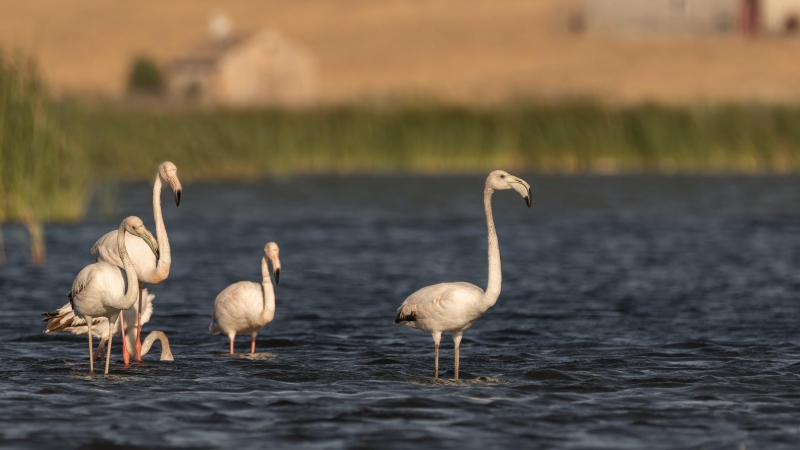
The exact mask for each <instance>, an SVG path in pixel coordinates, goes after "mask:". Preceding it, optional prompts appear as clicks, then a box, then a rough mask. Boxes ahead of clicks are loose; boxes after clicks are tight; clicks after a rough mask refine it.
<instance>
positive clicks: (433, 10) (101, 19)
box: [0, 0, 800, 103]
mask: <svg viewBox="0 0 800 450" xmlns="http://www.w3.org/2000/svg"><path fill="white" fill-rule="evenodd" d="M222 3H223V2H212V1H207V0H171V1H163V0H140V1H137V2H109V1H107V0H71V1H63V0H26V1H18V0H0V11H2V14H0V45H2V46H3V47H5V48H6V49H14V48H16V49H22V50H24V51H26V52H29V53H31V54H33V55H34V56H35V57H36V58H37V59H38V61H39V62H40V64H41V67H42V71H43V74H44V76H45V78H46V79H47V81H48V83H49V85H50V86H51V88H52V89H53V90H54V91H55V92H56V93H63V92H97V93H101V94H106V95H112V96H118V95H121V94H122V93H123V91H124V88H125V75H126V72H127V70H128V66H129V64H130V62H131V60H132V58H133V57H134V56H135V55H138V54H147V55H152V56H153V57H155V58H156V59H157V60H159V61H161V62H167V61H169V60H170V59H171V58H173V57H174V56H175V55H176V54H178V53H179V52H181V51H182V50H184V49H185V48H187V47H188V46H191V45H193V44H195V43H196V42H198V41H200V40H202V39H205V38H206V34H207V31H206V28H207V21H208V17H209V14H210V13H211V12H212V11H214V10H215V9H216V8H218V7H219V5H221V4H222ZM574 4H575V2H569V1H563V0H502V1H488V0H486V1H483V0H481V1H478V0H380V1H375V0H261V1H247V0H230V1H226V2H224V11H225V13H227V14H228V15H229V16H230V17H231V18H232V20H233V23H234V24H235V27H236V28H237V29H255V28H260V27H264V26H270V27H274V28H276V29H279V30H281V31H282V32H283V33H284V34H286V35H287V36H289V37H291V38H292V39H295V40H297V41H299V42H301V43H303V44H305V45H306V46H307V47H308V48H310V49H311V50H312V51H313V52H314V53H315V54H316V57H317V58H318V61H319V77H320V79H319V83H320V86H319V90H320V95H321V97H322V99H323V100H324V101H325V102H349V101H353V100H360V99H364V98H371V97H378V98H383V97H404V96H413V97H424V98H427V97H434V98H438V99H443V100H446V101H453V102H463V103H476V102H478V103H480V102H493V101H498V100H506V99H516V98H520V97H537V98H541V97H544V98H550V99H560V98H565V97H567V98H568V97H596V98H600V99H603V100H606V101H610V102H638V101H642V100H657V101H664V102H690V101H698V100H700V101H709V102H715V101H741V100H757V101H780V102H785V101H797V100H800V40H797V39H780V38H760V39H755V40H748V39H745V38H743V37H738V36H731V37H705V38H687V37H684V38H668V37H650V38H646V39H644V38H639V39H634V38H619V37H610V36H605V37H604V36H591V35H590V36H586V35H572V34H570V33H569V32H567V31H566V29H567V27H566V23H567V17H569V15H570V12H571V11H573V8H574Z"/></svg>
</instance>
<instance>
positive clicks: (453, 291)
mask: <svg viewBox="0 0 800 450" xmlns="http://www.w3.org/2000/svg"><path fill="white" fill-rule="evenodd" d="M483 296H484V292H483V289H481V288H479V287H478V286H475V285H474V284H471V283H464V282H455V283H439V284H434V285H432V286H428V287H424V288H422V289H420V290H418V291H417V292H414V293H413V294H411V295H409V296H408V298H406V300H405V301H404V302H403V304H402V305H400V308H398V310H397V318H396V319H395V323H396V324H402V325H406V326H409V327H412V328H416V329H418V330H423V331H427V332H430V333H433V332H439V333H441V332H445V331H447V332H454V331H455V332H458V331H461V332H463V331H466V330H467V329H468V328H469V327H471V326H472V324H473V323H475V321H476V320H478V318H479V317H480V316H481V315H483V313H484V312H486V310H487V309H489V307H490V306H491V305H487V304H485V302H483Z"/></svg>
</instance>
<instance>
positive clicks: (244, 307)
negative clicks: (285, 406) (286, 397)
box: [208, 242, 281, 355]
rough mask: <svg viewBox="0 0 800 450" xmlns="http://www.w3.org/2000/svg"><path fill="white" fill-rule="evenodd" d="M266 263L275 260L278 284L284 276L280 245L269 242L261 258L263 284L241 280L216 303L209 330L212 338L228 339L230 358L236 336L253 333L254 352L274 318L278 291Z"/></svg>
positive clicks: (273, 264)
mask: <svg viewBox="0 0 800 450" xmlns="http://www.w3.org/2000/svg"><path fill="white" fill-rule="evenodd" d="M267 260H270V261H272V271H273V272H274V273H275V284H278V280H279V278H280V275H281V260H280V249H279V248H278V244H276V243H274V242H270V243H268V244H267V245H266V246H265V247H264V256H263V257H262V258H261V285H259V284H258V283H253V282H252V281H239V282H238V283H233V284H232V285H230V286H228V287H226V288H225V289H223V290H222V292H220V293H219V295H217V298H216V300H214V309H213V310H212V311H211V324H210V325H209V326H208V331H210V332H211V334H213V335H217V334H220V333H223V334H225V335H226V336H228V339H230V351H231V355H232V354H233V340H234V338H235V337H236V335H237V334H245V333H250V336H251V337H252V339H251V341H250V353H255V352H256V335H257V334H258V331H259V330H260V329H261V328H262V327H263V326H265V325H267V324H268V323H270V322H272V319H273V318H274V317H275V290H274V289H273V287H272V279H271V278H270V276H269V266H267Z"/></svg>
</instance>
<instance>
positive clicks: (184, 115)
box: [70, 103, 800, 179]
mask: <svg viewBox="0 0 800 450" xmlns="http://www.w3.org/2000/svg"><path fill="white" fill-rule="evenodd" d="M70 111H71V114H70V117H71V118H72V120H73V125H74V127H73V128H74V129H76V130H77V129H80V130H82V131H81V132H80V133H79V134H80V135H81V136H82V142H83V143H84V145H85V147H86V148H87V152H88V154H89V157H90V160H91V163H92V167H93V170H94V171H95V172H96V173H98V174H105V175H106V176H108V177H122V178H126V179H143V178H150V177H151V176H152V172H153V168H154V167H156V166H157V165H158V163H159V162H161V161H163V160H164V159H171V160H173V161H174V162H175V163H176V164H178V165H179V167H180V168H181V173H182V175H184V176H187V177H192V178H203V179H252V178H257V177H260V176H264V175H270V174H302V173H364V172H370V173H375V172H377V173H380V172H413V173H424V172H437V173H438V172H445V173H464V172H483V171H486V170H489V169H492V168H496V167H502V168H506V169H508V170H518V171H533V172H544V173H674V172H683V173H774V172H779V173H784V172H800V106H759V105H722V106H698V107H662V106H654V105H640V106H633V107H622V108H611V107H602V106H598V105H593V104H586V103H579V104H562V105H535V104H532V105H516V106H504V107H497V108H484V109H470V108H462V107H455V106H443V105H442V106H412V107H396V108H371V107H357V106H352V107H338V108H322V109H318V110H310V111H281V110H252V111H225V110H216V111H171V112H164V111H162V112H147V111H142V110H125V109H120V108H100V109H97V108H95V109H77V110H75V109H71V110H70Z"/></svg>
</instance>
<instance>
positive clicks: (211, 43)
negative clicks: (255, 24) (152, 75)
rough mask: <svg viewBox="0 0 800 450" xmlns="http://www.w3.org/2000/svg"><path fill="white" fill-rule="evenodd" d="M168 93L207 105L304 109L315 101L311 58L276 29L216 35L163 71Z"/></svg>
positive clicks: (314, 72)
mask: <svg viewBox="0 0 800 450" xmlns="http://www.w3.org/2000/svg"><path fill="white" fill-rule="evenodd" d="M168 78H169V93H170V96H171V97H173V98H176V99H181V100H187V101H196V102H200V103H203V104H209V105H223V106H255V105H282V106H303V105H308V104H310V103H313V102H314V101H315V100H316V97H317V69H316V62H315V59H314V57H313V56H312V55H311V53H310V52H309V51H308V50H306V49H304V48H303V47H302V46H300V45H299V44H297V43H294V42H292V41H290V40H289V39H287V38H285V37H284V36H282V35H281V34H280V33H278V32H277V31H275V30H270V29H264V30H259V31H253V32H244V33H228V32H224V33H217V34H216V35H214V34H213V33H212V37H211V38H210V39H209V40H208V41H207V42H204V43H201V44H199V45H197V46H195V47H193V48H191V49H189V50H188V51H186V52H185V53H183V54H181V55H179V56H178V57H177V58H175V60H174V61H173V62H172V63H171V64H170V65H169V67H168Z"/></svg>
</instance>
